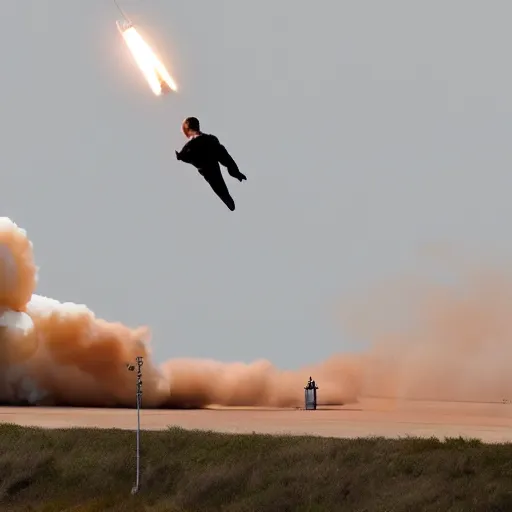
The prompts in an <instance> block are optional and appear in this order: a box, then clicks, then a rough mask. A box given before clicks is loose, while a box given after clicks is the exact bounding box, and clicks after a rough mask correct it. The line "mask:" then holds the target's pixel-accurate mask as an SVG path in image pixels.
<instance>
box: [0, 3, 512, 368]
mask: <svg viewBox="0 0 512 512" xmlns="http://www.w3.org/2000/svg"><path fill="white" fill-rule="evenodd" d="M120 1H121V0H120ZM122 5H123V6H124V7H125V9H126V11H127V12H128V13H129V14H130V15H131V17H132V19H133V21H134V22H135V23H136V24H137V26H138V29H139V30H140V32H141V34H142V35H143V36H144V37H147V39H148V41H149V42H150V43H151V44H152V45H153V46H154V48H155V49H156V50H157V51H158V53H159V54H160V55H161V57H162V59H163V60H164V62H165V63H166V64H167V66H168V68H169V70H170V71H171V73H172V74H173V76H174V77H175V79H176V80H177V82H178V85H179V86H180V93H179V95H175V96H173V95H168V96H166V97H162V98H157V97H155V96H153V94H152V93H151V91H150V89H149V87H148V86H147V84H146V82H145V81H144V79H143V78H142V76H141V74H140V73H139V71H138V69H137V68H136V66H135V64H134V62H133V61H132V58H131V56H130V54H129V53H128V51H127V49H126V47H125V46H124V43H123V41H122V39H121V37H120V35H119V33H118V32H117V30H116V26H115V21H116V19H120V16H119V15H118V12H117V11H116V10H115V8H114V5H113V2H111V1H109V0H80V1H79V0H3V1H2V22H3V23H2V31H1V32H0V43H1V45H0V48H1V49H0V52H1V61H2V63H3V69H2V80H1V82H0V97H1V98H2V108H1V116H0V128H1V135H2V140H3V151H2V156H3V161H2V184H3V186H2V188H3V191H4V192H3V199H2V204H3V209H2V212H1V214H2V215H7V216H9V217H11V218H12V219H13V220H14V221H15V222H16V223H17V224H19V225H20V226H22V227H23V228H25V229H27V230H28V234H29V237H30V238H31V239H32V241H33V242H34V246H35V247H34V249H35V257H36V262H37V264H38V265H39V266H40V267H41V268H40V285H39V289H38V292H39V293H41V294H44V295H48V296H50V297H53V298H56V299H59V300H61V301H73V302H80V303H85V304H87V305H88V306H89V307H90V308H91V309H93V310H94V311H95V312H96V314H97V315H98V316H101V317H104V318H107V319H109V320H112V321H122V322H124V323H127V324H130V325H134V326H135V325H139V324H147V325H149V326H151V328H152V330H153V346H154V352H155V356H156V358H157V360H160V361H162V360H164V359H167V358H170V357H176V356H180V357H181V356H192V357H213V358H216V359H220V360H225V361H232V360H244V361H250V360H253V359H255V358H261V357H263V358H268V359H270V360H271V361H273V362H274V363H276V364H277V365H279V366H281V367H287V368H288V367H295V366H298V365H301V364H303V363H306V362H308V361H309V360H310V358H311V357H312V355H311V354H312V352H311V351H310V349H309V348H308V344H310V343H313V344H314V345H313V346H314V348H315V349H316V351H317V352H316V353H314V354H313V357H314V360H315V361H316V360H322V359H324V358H325V357H327V356H329V355H330V354H332V353H334V352H338V351H340V350H348V349H350V350H352V349H357V348H359V347H358V346H357V345H356V344H355V343H354V342H353V341H351V340H350V339H348V338H347V337H345V336H344V334H343V332H342V330H341V329H340V326H339V325H338V324H337V323H336V314H335V313H336V304H337V301H338V300H339V299H340V297H342V296H345V295H347V294H350V293H352V292H353V291H354V292H356V291H359V290H361V289H363V288H364V287H366V286H367V285H372V284H374V283H378V282H379V281H380V280H381V279H385V278H387V277H388V276H390V275H399V274H400V273H401V272H403V271H404V268H406V269H408V271H410V270H412V271H414V270H415V268H416V267H418V268H419V266H421V265H423V264H424V261H423V260H424V254H425V249H426V248H432V247H435V246H438V245H441V246H443V245H446V244H447V245H449V246H450V247H455V248H457V250H460V248H461V247H471V250H472V251H476V252H474V253H473V256H474V257H476V258H477V259H478V258H481V259H482V261H486V260H485V259H486V258H488V257H489V255H490V254H491V255H492V254H498V253H499V252H500V251H509V249H510V245H511V243H510V237H509V236H508V231H507V230H506V229H504V228H505V226H506V223H508V220H509V218H510V215H511V214H512V201H511V185H512V173H511V172H510V169H511V166H512V153H511V151H510V139H509V137H510V117H511V113H512V73H511V71H510V52H509V49H510V48H511V47H512V33H511V32H510V27H509V20H510V17H511V15H512V4H511V3H510V2H506V1H504V0H503V1H498V0H495V1H492V2H483V1H478V2H477V1H470V0H461V1H450V2H447V1H446V0H443V1H441V0H436V1H430V2H411V1H406V0H403V1H393V0H387V1H386V2H381V1H377V0H374V1H372V2H347V1H340V0H338V1H327V0H325V1H322V2H311V1H305V0H293V1H292V0H279V1H276V0H272V1H271V0H258V1H257V2H249V1H240V0H229V1H228V0H226V1H221V0H215V1H211V0H201V1H199V2H197V1H196V2H188V1H181V2H175V1H170V0H125V2H123V3H122ZM198 5H200V6H201V8H199V7H198ZM320 6H322V8H321V9H320V8H319V7H320ZM187 115H196V116H198V117H199V118H200V120H201V121H202V125H203V129H204V130H205V131H207V132H212V133H215V134H216V135H217V136H218V137H219V138H220V139H221V141H223V142H224V143H225V144H226V146H227V148H228V149H229V150H230V151H231V152H232V154H233V156H234V157H235V159H236V160H237V162H238V163H239V166H240V168H241V170H242V172H244V173H245V174H246V175H247V177H248V181H247V182H244V183H242V184H240V183H238V182H237V181H235V180H233V179H232V178H230V177H229V176H228V175H227V174H226V182H227V183H228V186H229V187H230V189H231V191H232V194H233V196H234V198H235V201H236V204H237V210H236V211H235V212H234V213H231V212H230V211H229V210H228V209H227V208H226V207H225V206H224V205H223V204H222V203H221V201H220V200H219V199H218V198H217V197H216V196H215V195H214V194H213V193H212V192H211V191H210V190H209V189H208V187H207V186H206V184H205V183H204V182H203V181H202V179H201V178H200V176H198V174H197V173H196V171H195V170H194V169H193V168H192V167H190V166H187V165H185V164H182V163H179V162H176V160H175V157H174V150H175V149H176V148H180V147H181V146H182V145H183V143H184V140H183V136H182V135H181V132H180V124H181V120H182V119H183V118H184V117H185V116H187ZM422 258H423V260H422Z"/></svg>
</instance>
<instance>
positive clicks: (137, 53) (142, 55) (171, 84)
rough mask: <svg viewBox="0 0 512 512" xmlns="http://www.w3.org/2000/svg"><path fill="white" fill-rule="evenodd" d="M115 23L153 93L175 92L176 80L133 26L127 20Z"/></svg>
mask: <svg viewBox="0 0 512 512" xmlns="http://www.w3.org/2000/svg"><path fill="white" fill-rule="evenodd" d="M116 24H117V28H118V29H119V32H121V35H122V36H123V39H124V40H125V42H126V45H127V46H128V49H129V50H130V52H131V54H132V56H133V58H134V59H135V62H136V63H137V65H138V66H139V69H140V70H141V72H142V74H143V75H144V78H145V79H146V81H147V82H148V84H149V86H150V88H151V90H152V91H153V93H154V94H155V95H156V96H160V95H162V94H165V93H167V92H169V91H174V92H177V91H178V86H177V85H176V82H175V81H174V79H173V78H172V77H171V75H170V74H169V72H168V71H167V69H166V68H165V66H164V65H163V64H162V62H161V61H160V60H159V59H158V57H157V56H156V55H155V53H154V52H153V50H152V49H151V48H150V46H149V45H148V44H147V43H146V41H144V39H143V38H142V37H141V35H140V34H139V33H138V32H137V30H136V29H135V27H134V26H133V25H132V24H131V23H128V22H125V23H122V22H120V21H117V22H116Z"/></svg>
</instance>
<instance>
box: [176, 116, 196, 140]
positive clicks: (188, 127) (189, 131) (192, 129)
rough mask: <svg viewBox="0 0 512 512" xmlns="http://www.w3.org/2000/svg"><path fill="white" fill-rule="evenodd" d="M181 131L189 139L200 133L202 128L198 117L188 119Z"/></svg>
mask: <svg viewBox="0 0 512 512" xmlns="http://www.w3.org/2000/svg"><path fill="white" fill-rule="evenodd" d="M181 131H182V132H183V135H185V137H187V139H188V138H190V137H192V136H193V135H196V134H198V133H200V132H201V127H200V125H199V119H197V117H187V118H186V119H185V120H184V121H183V123H182V125H181Z"/></svg>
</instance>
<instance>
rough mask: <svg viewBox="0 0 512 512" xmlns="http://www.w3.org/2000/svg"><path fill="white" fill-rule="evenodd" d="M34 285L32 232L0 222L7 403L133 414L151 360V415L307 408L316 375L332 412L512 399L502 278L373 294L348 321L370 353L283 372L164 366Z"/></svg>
mask: <svg viewBox="0 0 512 512" xmlns="http://www.w3.org/2000/svg"><path fill="white" fill-rule="evenodd" d="M37 275H38V269H37V267H36V265H35V262H34V258H33V250H32V243H31V242H30V240H29V239H28V238H27V234H26V232H25V231H24V230H22V229H20V228H19V227H18V226H17V225H16V224H15V223H13V222H12V221H11V220H10V219H8V218H6V217H4V218H0V402H2V403H4V404H13V405H14V404H16V405H19V404H42V405H68V406H84V407H86V406H87V407H133V406H134V402H135V396H134V389H135V379H136V376H135V374H134V373H133V372H128V371H127V367H126V366H127V363H128V362H130V363H133V361H134V360H135V358H136V356H143V357H144V361H145V363H144V367H143V372H144V375H143V382H144V395H143V406H144V407H151V408H172V407H176V408H178V407H205V406H208V405H225V406H272V407H293V406H300V405H302V403H303V387H304V385H305V384H306V381H307V379H308V377H309V376H310V375H311V376H313V378H314V379H315V380H316V381H317V383H318V385H319V387H320V389H319V401H320V403H328V404H347V403H353V402H357V401H358V399H359V398H361V397H364V396H386V397H391V398H396V399H401V398H418V399H421V398H426V399H446V400H450V399H456V400H482V401H501V400H502V399H504V398H508V397H510V396H511V395H512V393H511V392H512V376H511V374H510V372H509V371H508V359H509V356H510V354H511V347H512V344H511V343H510V339H511V334H512V318H511V316H510V311H511V307H512V282H511V281H510V280H507V279H505V278H503V276H487V275H486V276H473V277H472V278H470V279H468V280H467V281H465V284H463V285H460V286H458V287H452V288H450V287H446V286H445V287H442V286H439V287H437V288H432V287H430V288H429V287H424V288H423V289H422V288H421V286H415V287H414V289H408V290H407V291H406V293H405V296H404V297H402V301H400V300H393V297H392V295H393V293H392V292H393V290H392V289H389V290H387V291H385V292H384V293H381V294H374V295H371V294H370V293H369V294H368V297H372V299H373V300H371V301H370V300H368V299H367V300H364V301H363V302H365V306H364V307H361V308H359V310H358V311H351V314H350V315H348V317H347V318H345V319H344V326H345V328H347V329H349V332H350V335H351V336H353V337H356V338H359V339H360V340H361V341H363V342H364V343H365V344H366V345H367V346H369V347H370V348H369V349H367V350H366V351H364V352H361V353H358V354H340V355H335V356H333V357H331V358H330V359H329V360H327V361H325V362H324V363H322V364H319V365H316V366H313V367H305V368H301V369H299V370H297V371H288V372H286V371H280V370H278V369H277V368H275V367H274V366H273V365H272V364H271V363H269V362H268V361H255V362H253V363H251V364H244V363H221V362H217V361H211V360H197V359H173V360H170V361H168V362H166V363H164V364H162V365H156V364H155V363H154V362H153V360H152V357H151V350H150V330H149V329H148V328H147V327H145V326H141V327H136V328H130V327H128V326H125V325H122V324H120V323H113V322H107V321H105V320H103V319H99V318H96V316H95V315H94V313H93V312H92V311H91V310H89V309H88V308H87V307H86V306H84V305H80V304H74V303H69V302H68V303H66V302H64V303H62V302H59V301H57V300H54V299H50V298H47V297H43V296H41V295H37V294H35V293H34V292H35V290H36V287H37ZM377 298H379V299H380V300H376V299H377ZM391 306H392V307H391ZM356 313H357V314H356ZM340 314H341V313H340ZM393 319H394V320H393ZM391 320H393V321H391ZM370 327H371V328H370Z"/></svg>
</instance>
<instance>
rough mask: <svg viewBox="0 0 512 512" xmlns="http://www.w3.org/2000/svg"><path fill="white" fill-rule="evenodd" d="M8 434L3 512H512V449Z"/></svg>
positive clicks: (167, 434)
mask: <svg viewBox="0 0 512 512" xmlns="http://www.w3.org/2000/svg"><path fill="white" fill-rule="evenodd" d="M134 447H135V434H134V433H133V432H126V431H120V430H92V429H70V430H43V429H34V428H22V427H17V426H13V425H3V426H0V510H6V511H17V510H32V511H36V510H38V511H39V510H40V511H46V512H54V511H64V510H70V511H71V510H72V511H76V512H78V511H88V512H93V511H97V512H104V511H130V510H133V511H170V512H173V511H174V512H188V511H198V512H199V511H200V512H206V511H210V510H211V511H214V510H215V511H216V510H219V511H220V510H222V511H230V512H231V511H233V512H234V511H237V512H238V511H239V512H251V511H254V512H267V511H268V512H270V511H271V512H274V511H275V512H287V511H293V512H295V511H297V512H302V511H303V512H306V511H311V512H313V511H314V512H317V511H328V512H332V511H337V510H340V511H344V512H349V511H354V512H355V511H358V512H363V511H372V512H373V511H375V512H378V511H382V512H384V511H386V512H401V511H404V512H406V511H407V512H409V511H418V512H429V511H436V512H437V511H442V512H448V511H461V512H469V511H493V512H498V511H507V512H508V511H511V510H512V445H509V444H502V445H487V444H482V443H480V442H479V441H475V440H469V441H465V440H463V439H447V440H445V441H438V440H436V439H403V440H385V439H380V438H370V439H360V440H342V439H324V438H307V437H273V436H266V435H224V434H216V433H211V432H209V433H205V432H195V431H186V430H182V429H174V428H173V429H170V430H168V431H164V432H143V433H142V461H141V465H142V487H141V491H140V493H139V494H138V495H136V496H132V495H131V493H130V491H131V488H132V486H133V484H134V481H135V451H134Z"/></svg>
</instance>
